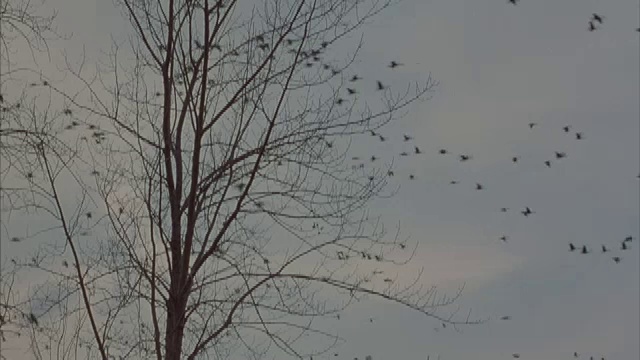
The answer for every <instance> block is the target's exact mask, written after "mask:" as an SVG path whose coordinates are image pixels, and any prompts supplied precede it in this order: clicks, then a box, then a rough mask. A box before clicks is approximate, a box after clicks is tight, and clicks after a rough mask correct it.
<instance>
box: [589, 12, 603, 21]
mask: <svg viewBox="0 0 640 360" xmlns="http://www.w3.org/2000/svg"><path fill="white" fill-rule="evenodd" d="M591 19H592V20H593V21H597V22H599V23H600V24H602V16H600V15H598V14H596V13H593V14H592V15H591Z"/></svg>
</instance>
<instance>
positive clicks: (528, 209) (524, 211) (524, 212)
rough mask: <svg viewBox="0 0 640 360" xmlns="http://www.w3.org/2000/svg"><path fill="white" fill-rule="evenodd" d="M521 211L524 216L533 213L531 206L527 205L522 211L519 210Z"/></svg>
mask: <svg viewBox="0 0 640 360" xmlns="http://www.w3.org/2000/svg"><path fill="white" fill-rule="evenodd" d="M521 213H522V215H524V216H529V215H531V214H533V211H531V208H529V207H528V206H527V207H526V208H525V209H524V210H522V211H521Z"/></svg>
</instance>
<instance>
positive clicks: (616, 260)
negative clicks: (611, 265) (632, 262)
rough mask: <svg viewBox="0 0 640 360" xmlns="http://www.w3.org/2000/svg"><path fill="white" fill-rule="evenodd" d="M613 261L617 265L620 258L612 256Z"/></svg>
mask: <svg viewBox="0 0 640 360" xmlns="http://www.w3.org/2000/svg"><path fill="white" fill-rule="evenodd" d="M613 261H615V262H616V264H617V263H619V262H620V256H614V257H613Z"/></svg>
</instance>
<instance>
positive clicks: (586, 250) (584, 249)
mask: <svg viewBox="0 0 640 360" xmlns="http://www.w3.org/2000/svg"><path fill="white" fill-rule="evenodd" d="M588 253H589V250H588V249H587V245H582V254H588Z"/></svg>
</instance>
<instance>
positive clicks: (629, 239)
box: [622, 236, 633, 242]
mask: <svg viewBox="0 0 640 360" xmlns="http://www.w3.org/2000/svg"><path fill="white" fill-rule="evenodd" d="M622 241H623V242H632V241H633V236H627V237H626V238H624V240H622Z"/></svg>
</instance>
